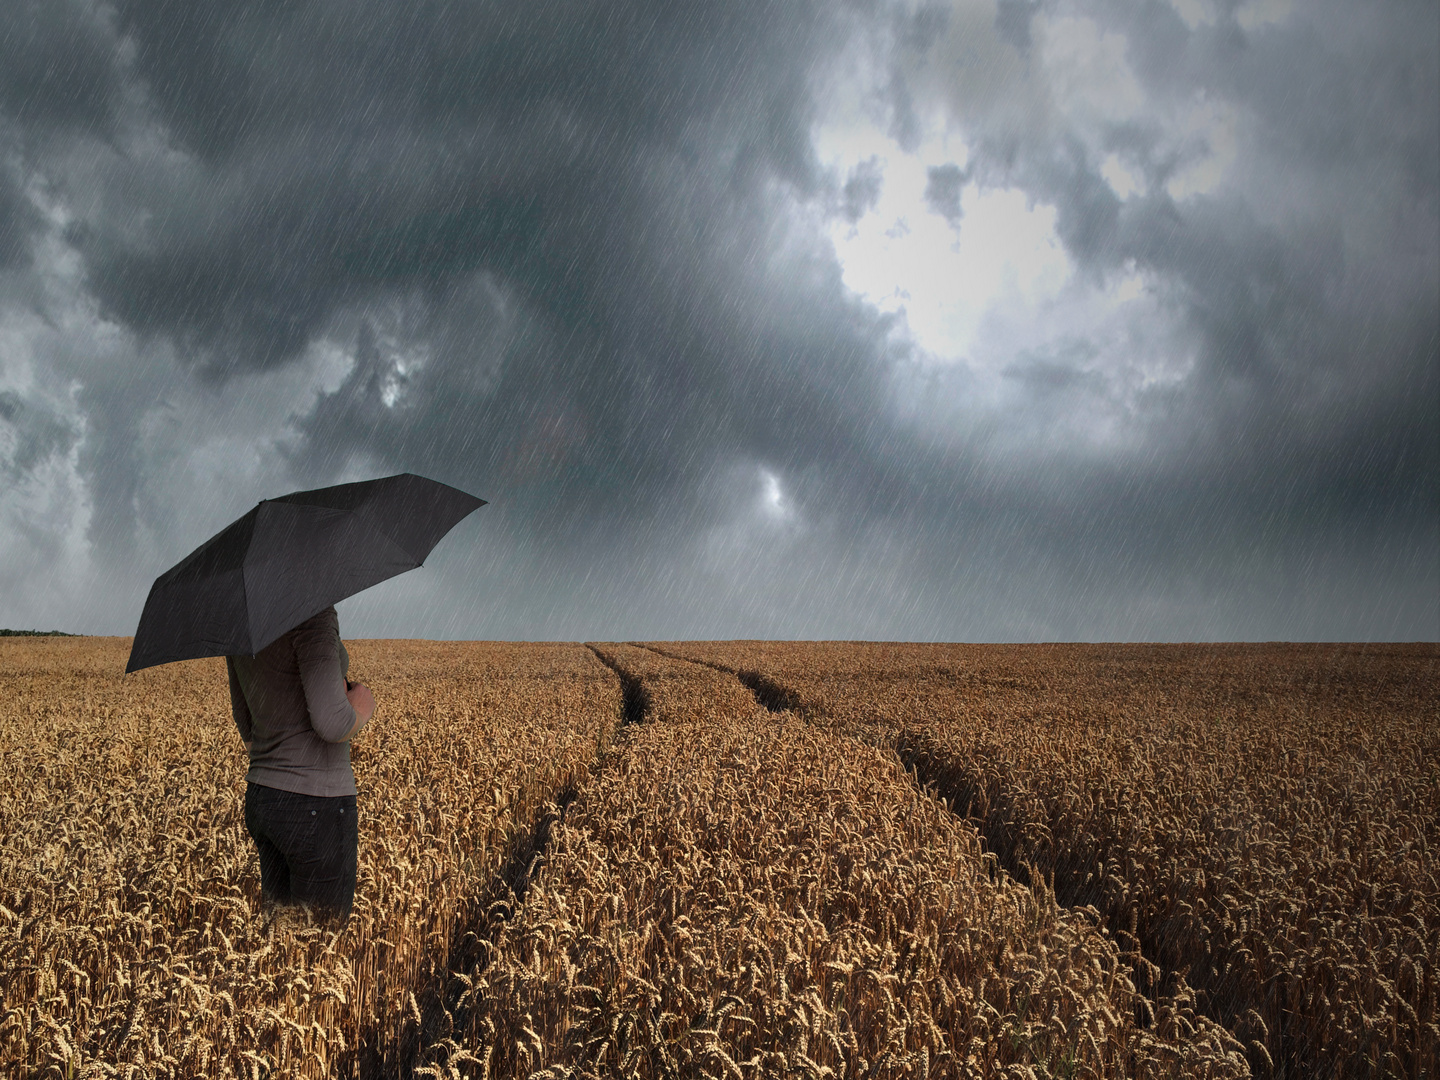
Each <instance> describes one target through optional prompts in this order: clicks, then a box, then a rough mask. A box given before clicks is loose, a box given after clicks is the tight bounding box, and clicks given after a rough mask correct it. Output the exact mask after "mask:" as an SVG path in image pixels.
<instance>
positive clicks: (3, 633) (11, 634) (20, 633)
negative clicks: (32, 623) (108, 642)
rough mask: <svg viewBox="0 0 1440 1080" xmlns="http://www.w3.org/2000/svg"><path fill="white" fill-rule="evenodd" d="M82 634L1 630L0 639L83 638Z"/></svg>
mask: <svg viewBox="0 0 1440 1080" xmlns="http://www.w3.org/2000/svg"><path fill="white" fill-rule="evenodd" d="M81 636H83V635H81V634H67V633H65V631H64V630H0V637H81Z"/></svg>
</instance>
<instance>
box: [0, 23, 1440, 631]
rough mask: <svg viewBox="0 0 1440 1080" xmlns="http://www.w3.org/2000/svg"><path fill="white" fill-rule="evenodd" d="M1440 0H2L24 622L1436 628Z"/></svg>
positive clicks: (106, 627)
mask: <svg viewBox="0 0 1440 1080" xmlns="http://www.w3.org/2000/svg"><path fill="white" fill-rule="evenodd" d="M1437 73H1440V6H1437V5H1436V4H1435V3H1434V2H1433V0H1415V2H1408V0H1382V2H1375V3H1365V4H1355V3H1350V2H1339V0H1336V2H1327V0H1313V2H1312V0H1244V2H1237V0H1088V2H1086V0H1075V2H1063V0H1036V2H1032V0H953V2H949V3H924V4H917V3H913V2H909V0H906V2H899V3H886V2H880V0H849V2H845V0H835V2H830V3H811V2H809V0H726V2H724V3H714V2H711V0H706V2H690V0H658V2H646V3H639V2H624V0H603V2H583V0H529V2H526V3H515V2H490V3H486V2H482V0H416V2H414V3H404V4H400V3H394V2H393V0H343V2H341V0H313V2H312V0H256V2H251V3H246V4H237V3H225V2H221V0H214V2H208V3H195V2H193V0H114V2H98V0H0V625H4V626H11V627H23V628H29V627H40V628H52V627H54V628H61V629H66V630H72V631H80V632H87V633H107V634H128V633H131V632H133V630H134V626H135V623H136V621H137V620H138V617H139V612H140V608H141V605H142V603H143V601H144V598H145V595H146V592H147V591H148V589H149V586H150V583H151V581H152V580H153V578H154V577H155V576H156V575H157V574H159V573H160V572H162V571H163V570H165V569H166V568H168V567H169V566H171V565H173V564H174V563H175V562H177V561H178V560H179V559H180V558H181V557H182V556H184V555H185V554H186V553H187V552H188V551H190V550H191V549H192V548H193V547H194V546H195V545H196V544H198V543H199V542H200V541H202V540H204V539H205V538H206V537H208V536H210V535H211V534H213V533H214V532H216V531H218V530H219V529H220V528H221V527H222V526H224V525H225V524H227V523H228V522H229V521H230V520H232V519H233V518H235V517H236V516H238V515H240V514H242V513H244V512H245V511H246V510H247V509H249V508H250V507H251V506H253V505H254V504H255V502H256V500H258V499H261V498H266V497H270V496H275V495H279V494H283V493H285V492H288V491H291V490H295V489H298V488H307V487H317V486H321V485H325V484H330V483H338V482H342V481H348V480H356V479H363V478H368V477H372V476H384V475H389V474H392V473H397V472H416V473H420V474H423V475H426V476H430V477H433V478H435V479H437V480H442V481H444V482H446V483H450V484H454V485H456V486H458V487H461V488H464V489H466V490H468V491H471V492H473V493H474V494H476V495H479V496H480V497H482V498H484V499H487V500H489V502H490V505H488V506H486V507H484V508H483V509H482V510H480V511H479V512H477V513H476V514H475V515H473V516H472V517H471V518H469V519H467V520H466V521H465V522H463V523H461V525H459V526H458V527H457V528H456V529H455V530H454V531H453V532H452V533H451V534H450V536H448V537H447V538H446V539H445V540H444V541H442V543H441V544H440V546H439V547H438V548H437V549H436V551H435V552H434V554H433V555H432V556H431V558H430V560H429V562H428V563H427V565H426V567H425V568H424V569H421V570H417V571H415V572H413V573H410V574H406V575H403V576H401V577H399V578H396V579H394V580H392V581H390V582H387V583H386V584H384V585H381V586H379V587H377V588H375V589H373V590H371V591H369V592H367V593H365V594H362V595H361V596H358V597H355V598H353V599H351V600H348V601H346V602H345V603H343V604H342V605H341V626H342V632H343V633H344V634H345V635H346V636H356V637H368V636H397V637H460V638H519V639H541V638H563V639H611V640H614V639H635V638H642V639H645V638H649V639H660V638H696V637H699V638H734V637H781V638H788V637H823V638H901V639H916V640H924V639H947V640H1057V639H1060V640H1146V639H1152V640H1215V639H1320V640H1340V639H1371V640H1377V639H1414V638H1424V639H1432V640H1433V639H1436V638H1440V485H1437V476H1440V375H1437V369H1440V148H1437V146H1440V123H1437V115H1440V74H1437Z"/></svg>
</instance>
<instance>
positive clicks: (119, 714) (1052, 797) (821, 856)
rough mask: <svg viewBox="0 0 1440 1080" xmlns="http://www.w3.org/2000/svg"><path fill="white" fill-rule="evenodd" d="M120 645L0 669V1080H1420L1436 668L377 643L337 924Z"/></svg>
mask: <svg viewBox="0 0 1440 1080" xmlns="http://www.w3.org/2000/svg"><path fill="white" fill-rule="evenodd" d="M127 646H128V642H126V641H123V640H119V639H111V640H105V639H76V640H65V639H59V640H49V639H45V640H24V641H19V640H17V641H14V642H11V641H8V640H7V641H6V642H3V643H0V992H3V1002H0V1075H5V1076H12V1075H13V1076H49V1077H66V1076H81V1075H93V1076H110V1075H114V1076H137V1077H140V1076H170V1077H209V1076H227V1075H236V1076H251V1077H261V1076H270V1077H280V1076H284V1077H297V1078H298V1077H306V1078H310V1077H326V1076H356V1077H371V1076H377V1077H378V1076H400V1075H422V1076H436V1077H453V1076H464V1077H471V1076H474V1077H480V1076H490V1077H529V1076H548V1077H560V1076H594V1077H600V1076H607V1077H608V1076H634V1077H642V1078H650V1077H656V1078H658V1077H669V1076H675V1077H680V1076H694V1077H704V1076H712V1077H722V1076H728V1077H755V1078H761V1077H771V1076H812V1077H822V1076H834V1077H901V1076H904V1077H947V1076H956V1077H960V1076H965V1077H970V1076H974V1077H992V1076H993V1077H1001V1076H1006V1077H1011V1076H1014V1077H1019V1076H1033V1077H1112V1076H1154V1077H1168V1076H1195V1077H1200V1076H1208V1077H1238V1076H1245V1075H1249V1074H1251V1073H1255V1074H1261V1075H1264V1074H1268V1073H1270V1072H1272V1071H1273V1069H1274V1067H1277V1066H1279V1067H1283V1068H1285V1070H1286V1074H1287V1075H1299V1074H1306V1075H1310V1074H1315V1075H1318V1074H1322V1073H1324V1072H1325V1071H1326V1066H1327V1065H1329V1064H1333V1065H1334V1066H1335V1069H1334V1073H1333V1074H1334V1075H1357V1076H1358V1075H1371V1074H1373V1075H1383V1074H1384V1073H1385V1072H1387V1071H1388V1072H1389V1073H1391V1074H1392V1075H1404V1076H1421V1075H1425V1074H1426V1073H1427V1072H1433V1068H1434V1049H1435V1034H1436V1029H1435V1022H1436V1020H1435V992H1434V984H1435V955H1436V944H1435V934H1436V927H1437V924H1440V920H1437V917H1436V904H1437V889H1436V884H1435V865H1436V864H1435V855H1434V852H1435V851H1436V847H1435V845H1436V842H1437V836H1436V829H1437V826H1436V818H1437V815H1436V811H1437V809H1440V806H1437V797H1440V778H1437V773H1436V764H1435V762H1436V761H1437V757H1440V755H1437V753H1436V750H1437V747H1436V745H1435V742H1436V737H1437V733H1436V723H1435V720H1434V719H1433V718H1434V716H1435V714H1436V702H1435V691H1434V689H1433V684H1434V681H1435V680H1434V678H1433V672H1434V666H1435V661H1436V650H1434V649H1433V648H1429V649H1427V648H1424V647H1412V648H1408V649H1389V650H1374V649H1372V650H1370V651H1369V652H1368V653H1361V652H1359V651H1353V650H1352V651H1345V650H1333V649H1332V650H1329V651H1325V650H1320V649H1284V648H1276V647H1264V648H1259V647H1257V648H1249V649H1246V648H1225V649H1213V648H1212V649H1201V648H1199V647H1192V648H1188V649H1187V648H1152V649H1142V648H1134V647H1096V648H1089V649H1086V648H1047V647H1028V648H1022V647H1005V648H998V647H996V648H985V647H960V646H877V645H809V644H785V645H762V644H754V643H727V644H721V645H696V644H688V645H657V646H654V647H653V648H642V647H635V646H626V645H596V646H595V647H594V648H593V649H588V648H585V647H583V646H578V645H560V644H557V645H508V644H475V643H470V644H445V643H419V642H355V643H352V644H351V646H350V651H351V655H352V658H353V667H352V673H353V674H354V675H355V676H356V677H358V678H361V679H363V680H364V681H366V682H367V683H368V684H370V685H371V686H373V687H374V688H375V691H376V696H377V698H378V699H379V701H380V705H381V712H380V713H379V714H377V718H376V721H375V722H374V723H373V724H372V725H371V726H370V727H369V728H367V729H366V731H365V732H364V733H363V734H362V735H361V736H360V737H359V739H358V740H357V742H356V746H355V748H354V759H355V770H356V779H357V784H358V786H359V788H360V804H361V811H362V829H361V840H360V859H361V864H360V876H359V883H358V888H357V895H356V908H355V912H354V914H353V915H352V917H351V919H350V921H349V923H348V925H347V926H346V927H345V928H344V929H343V930H341V931H338V932H337V931H334V930H332V929H329V928H327V927H325V926H324V925H320V924H313V923H312V922H311V921H310V920H309V918H308V917H307V916H306V915H305V914H304V913H303V912H302V913H293V912H287V913H280V914H278V915H277V914H274V913H266V912H263V911H262V910H261V909H260V905H259V883H258V872H257V871H258V868H257V865H256V859H255V855H254V851H253V846H252V844H251V841H250V839H249V837H248V835H247V834H246V832H245V828H244V824H243V812H242V811H243V798H244V763H243V760H242V752H241V749H240V747H239V743H238V738H237V736H236V734H235V732H234V728H233V725H232V724H231V723H230V720H229V715H228V713H229V703H228V696H227V693H226V680H225V678H224V673H223V667H222V666H221V664H220V662H219V661H203V662H196V663H187V664H183V665H171V666H167V667H164V668H159V669H154V670H149V671H145V672H142V673H140V674H138V675H136V676H131V677H128V678H122V677H120V676H118V675H116V674H115V672H117V671H118V670H119V669H120V668H121V667H122V666H123V658H124V655H125V649H126V647H127ZM662 653H669V654H671V655H669V656H667V655H662ZM682 654H683V655H684V656H688V657H690V658H691V660H699V661H702V662H698V663H697V662H691V660H687V659H683V658H679V657H680V656H681V655H682ZM737 674H738V677H737ZM625 721H629V722H628V723H627V722H625ZM907 766H909V767H910V770H911V771H909V772H907V768H906V767H907ZM1084 905H1093V906H1092V907H1086V906H1084Z"/></svg>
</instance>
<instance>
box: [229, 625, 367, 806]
mask: <svg viewBox="0 0 1440 1080" xmlns="http://www.w3.org/2000/svg"><path fill="white" fill-rule="evenodd" d="M225 661H226V664H225V666H226V668H227V669H228V670H229V673H230V708H231V710H232V712H233V713H234V714H235V726H236V727H237V728H239V729H240V738H241V739H242V740H244V741H245V742H247V743H249V744H250V771H249V772H248V773H246V775H245V779H246V780H248V781H249V782H251V783H252V784H259V785H261V786H262V787H269V788H279V789H280V790H281V791H295V792H299V793H301V794H303V795H320V796H325V797H330V796H335V795H354V794H355V773H354V772H353V771H352V770H351V768H350V743H349V742H348V741H347V740H346V736H347V735H348V734H349V732H350V729H351V728H353V727H354V726H355V709H354V707H353V706H352V705H351V704H350V701H349V699H348V698H346V696H345V676H346V675H347V674H348V673H349V670H350V657H349V654H347V653H346V652H345V646H344V645H343V644H341V642H340V617H339V615H337V614H336V612H335V609H334V608H333V607H328V608H326V609H325V610H324V611H322V612H320V614H318V615H314V616H312V617H311V618H309V619H306V620H305V621H304V622H303V623H301V624H300V625H299V626H297V627H295V628H294V629H293V630H289V631H287V632H285V633H284V634H282V635H281V636H280V637H279V638H278V639H276V640H275V641H273V642H271V643H270V644H269V645H267V646H265V648H263V649H261V650H260V651H259V652H258V653H256V654H255V655H254V656H227V657H226V658H225Z"/></svg>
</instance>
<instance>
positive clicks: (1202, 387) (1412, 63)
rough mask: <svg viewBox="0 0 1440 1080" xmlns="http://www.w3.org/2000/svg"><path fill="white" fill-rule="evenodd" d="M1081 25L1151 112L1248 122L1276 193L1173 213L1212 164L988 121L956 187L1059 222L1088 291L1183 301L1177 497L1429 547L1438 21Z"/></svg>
mask: <svg viewBox="0 0 1440 1080" xmlns="http://www.w3.org/2000/svg"><path fill="white" fill-rule="evenodd" d="M1382 9H1383V17H1380V16H1379V15H1378V12H1380V11H1381V10H1382ZM1092 10H1093V11H1094V12H1095V13H1096V14H1097V16H1098V17H1099V18H1100V19H1101V22H1102V25H1107V26H1108V27H1110V28H1113V29H1117V30H1120V31H1122V32H1123V33H1124V34H1125V40H1126V42H1127V53H1126V55H1127V58H1128V60H1129V61H1130V62H1131V64H1132V65H1133V66H1134V69H1135V71H1136V73H1137V75H1138V76H1139V77H1140V79H1141V82H1142V86H1143V87H1144V89H1145V90H1146V91H1147V93H1148V94H1149V95H1150V100H1152V101H1159V102H1165V101H1185V100H1187V99H1194V96H1195V95H1196V94H1197V93H1199V94H1205V95H1210V96H1211V97H1212V98H1213V100H1215V101H1221V102H1226V103H1231V104H1234V105H1236V106H1238V107H1240V108H1241V109H1242V110H1243V116H1244V117H1245V118H1246V122H1247V123H1251V124H1253V125H1254V129H1253V131H1252V132H1246V133H1243V134H1249V135H1250V136H1251V137H1252V138H1253V140H1254V142H1253V148H1252V160H1250V161H1247V162H1245V164H1246V165H1247V166H1249V167H1250V168H1251V169H1252V170H1253V171H1254V172H1255V173H1259V174H1261V175H1262V176H1263V177H1264V182H1265V184H1266V185H1268V186H1262V185H1259V184H1255V185H1252V186H1251V187H1250V188H1249V190H1246V188H1245V187H1244V186H1241V187H1239V188H1231V189H1229V190H1226V191H1223V192H1221V193H1217V194H1215V195H1202V196H1199V197H1195V198H1191V199H1189V200H1186V201H1184V202H1178V201H1177V200H1175V199H1174V198H1172V197H1171V196H1170V195H1169V194H1167V192H1166V189H1165V185H1166V183H1167V182H1168V181H1170V180H1171V179H1172V178H1173V177H1174V176H1175V175H1176V172H1177V170H1178V169H1179V168H1180V167H1181V166H1183V165H1184V164H1185V157H1186V154H1187V153H1188V154H1189V155H1191V156H1193V155H1196V154H1198V155H1200V156H1204V155H1205V154H1207V153H1209V152H1211V151H1212V150H1213V149H1214V148H1213V147H1210V146H1208V145H1205V144H1204V143H1203V142H1202V143H1201V144H1199V145H1196V146H1192V147H1190V148H1189V149H1188V150H1185V149H1183V148H1182V150H1180V151H1177V150H1176V149H1175V148H1174V146H1173V141H1172V140H1168V139H1167V137H1166V136H1167V135H1168V133H1167V132H1166V131H1164V130H1163V129H1162V128H1161V127H1160V126H1159V125H1158V123H1155V122H1152V123H1143V122H1141V123H1137V122H1135V121H1133V120H1125V121H1120V122H1116V123H1113V124H1110V125H1108V126H1106V127H1104V128H1102V130H1101V131H1100V132H1099V133H1098V135H1096V134H1094V133H1081V132H1077V131H1060V132H1058V133H1057V132H1055V131H1053V130H1049V129H1046V128H1043V127H1038V126H1037V127H1035V128H1033V129H1027V128H1026V127H1024V126H1023V125H1021V126H1016V125H1014V124H1012V123H1009V122H999V123H996V122H991V121H988V120H987V119H986V118H985V117H984V116H983V115H982V116H980V117H977V118H974V130H975V132H976V135H977V136H978V137H977V140H976V144H975V151H976V152H975V154H974V156H973V158H972V163H971V165H970V169H971V170H972V171H973V172H974V174H975V175H976V176H977V177H978V178H980V180H981V182H982V183H989V184H993V185H1001V186H1005V185H1017V186H1020V187H1022V188H1023V189H1024V190H1026V191H1027V192H1028V193H1030V194H1031V195H1032V196H1033V197H1035V198H1036V199H1038V200H1040V201H1042V202H1045V203H1049V204H1051V205H1054V206H1055V207H1056V210H1057V224H1056V229H1057V233H1058V234H1059V236H1060V238H1061V239H1062V240H1063V242H1064V244H1065V247H1066V250H1067V252H1068V253H1069V254H1070V256H1071V257H1072V259H1074V260H1075V262H1076V263H1077V264H1078V266H1079V267H1080V269H1081V271H1082V272H1084V273H1091V274H1095V275H1097V276H1103V275H1105V274H1108V273H1114V272H1116V271H1118V270H1120V269H1121V268H1122V267H1125V266H1127V265H1129V266H1138V267H1140V268H1142V269H1149V270H1152V271H1155V272H1157V273H1158V274H1159V275H1161V278H1162V280H1166V281H1169V282H1171V283H1174V284H1175V285H1178V286H1179V289H1180V303H1181V304H1182V307H1183V311H1184V313H1185V317H1186V320H1187V322H1188V324H1189V325H1190V326H1191V327H1192V328H1193V329H1194V330H1195V331H1196V333H1197V334H1198V337H1199V340H1200V342H1201V343H1202V345H1201V350H1200V353H1199V357H1198V359H1199V367H1198V369H1197V370H1196V371H1195V373H1194V374H1193V375H1192V376H1191V378H1190V379H1189V380H1188V385H1187V387H1186V391H1185V394H1184V396H1183V398H1182V399H1181V401H1180V402H1179V407H1177V408H1176V409H1174V410H1173V411H1172V412H1170V413H1168V414H1167V415H1166V419H1165V423H1166V426H1167V428H1168V429H1169V434H1168V435H1166V436H1165V437H1164V438H1162V439H1160V440H1157V448H1162V447H1163V445H1164V444H1165V443H1166V442H1169V443H1170V444H1171V449H1172V451H1173V452H1174V453H1173V455H1172V456H1173V463H1172V466H1171V468H1172V472H1171V473H1170V475H1169V482H1171V483H1174V484H1176V485H1183V484H1187V483H1194V482H1196V480H1197V478H1201V477H1203V478H1204V480H1203V482H1204V483H1206V484H1212V483H1219V482H1220V478H1221V477H1225V478H1226V480H1225V482H1224V483H1222V484H1221V489H1222V490H1226V491H1228V492H1229V496H1228V498H1227V499H1225V500H1222V503H1223V505H1224V509H1225V512H1226V513H1227V514H1228V513H1236V512H1238V510H1237V507H1238V506H1240V505H1244V504H1261V505H1272V504H1273V505H1275V506H1277V507H1279V506H1286V507H1288V508H1289V510H1287V511H1286V512H1291V511H1293V510H1294V506H1295V505H1303V506H1305V507H1308V511H1307V513H1308V516H1310V517H1311V518H1312V519H1313V521H1314V522H1315V523H1316V524H1319V523H1320V522H1321V521H1322V520H1324V519H1327V518H1328V519H1329V520H1330V521H1331V522H1332V524H1334V523H1336V517H1335V515H1336V514H1340V515H1341V516H1342V518H1343V520H1344V522H1345V524H1344V525H1343V526H1341V527H1343V528H1350V527H1353V526H1354V524H1355V521H1356V520H1357V518H1358V517H1361V516H1364V515H1369V514H1373V513H1374V512H1376V511H1377V509H1379V508H1381V507H1384V508H1388V509H1390V510H1392V511H1399V512H1402V513H1403V516H1405V517H1406V518H1408V519H1409V520H1410V521H1411V522H1412V524H1414V525H1415V526H1416V527H1420V528H1424V529H1426V530H1430V531H1433V527H1434V515H1435V500H1436V482H1435V479H1434V478H1435V476H1436V475H1437V468H1440V419H1437V416H1436V414H1435V411H1434V402H1435V400H1436V395H1437V392H1440V386H1437V381H1436V367H1437V361H1440V304H1437V302H1436V295H1437V288H1440V267H1437V198H1440V158H1437V153H1440V150H1437V147H1440V138H1437V133H1436V129H1435V125H1434V123H1433V120H1434V112H1433V106H1434V103H1435V101H1436V100H1440V82H1437V67H1440V61H1437V55H1436V50H1435V48H1434V40H1435V31H1436V30H1437V26H1436V23H1437V16H1436V11H1435V9H1434V7H1433V6H1428V5H1420V4H1405V3H1395V4H1388V5H1383V6H1382V8H1372V9H1368V10H1367V11H1366V12H1365V13H1363V14H1360V13H1357V12H1354V11H1353V10H1352V9H1350V8H1348V7H1344V6H1341V7H1338V8H1336V9H1335V10H1333V11H1330V12H1328V13H1326V12H1317V13H1314V14H1313V15H1312V18H1313V20H1314V21H1310V22H1305V21H1301V22H1300V25H1298V26H1295V27H1287V28H1285V29H1283V30H1282V29H1280V28H1274V27H1261V28H1259V29H1256V30H1254V31H1246V30H1244V29H1242V27H1241V26H1240V25H1239V24H1238V22H1237V21H1236V17H1235V9H1234V6H1233V5H1223V4H1222V5H1218V7H1217V15H1218V18H1217V22H1216V24H1215V25H1213V26H1206V25H1204V24H1202V25H1200V26H1198V27H1197V28H1195V29H1194V30H1190V29H1188V28H1187V27H1186V26H1185V24H1184V23H1183V22H1182V21H1181V20H1180V18H1179V16H1178V15H1177V14H1176V13H1175V11H1174V10H1173V9H1172V8H1170V7H1169V6H1168V5H1165V4H1160V3H1154V2H1152V3H1148V4H1140V5H1132V4H1097V5H1093V6H1092ZM1013 16H1014V10H1013V9H1012V8H1009V7H1005V6H1002V7H1001V9H1000V14H999V20H1000V24H1001V25H1000V26H999V28H1000V29H1001V31H1002V32H1003V33H1002V36H1005V35H1010V36H1011V37H1013V27H1012V26H1011V24H1010V22H1009V21H1007V20H1012V18H1013ZM1330 16H1333V17H1334V19H1333V20H1330V18H1329V17H1330ZM1026 17H1027V18H1028V17H1029V16H1028V15H1027V16H1026ZM1107 152H1118V153H1121V154H1123V155H1125V156H1126V157H1127V158H1128V159H1129V160H1130V161H1132V162H1134V163H1137V164H1138V166H1139V167H1140V168H1141V170H1142V171H1143V172H1144V174H1145V179H1146V181H1147V182H1148V189H1149V190H1148V193H1146V194H1143V195H1141V196H1139V197H1135V198H1131V199H1128V200H1124V201H1122V200H1121V199H1120V198H1119V197H1117V195H1116V193H1115V192H1114V191H1113V190H1112V189H1111V187H1110V185H1109V184H1108V183H1107V182H1106V181H1105V179H1104V178H1103V177H1102V176H1101V171H1100V167H1101V159H1102V157H1103V156H1104V155H1105V154H1106V153H1107ZM1257 207H1258V208H1259V209H1258V210H1257ZM1262 212H1263V214H1264V216H1263V217H1262V216H1261V213H1262ZM1366 491H1369V492H1371V493H1372V494H1373V493H1375V492H1383V493H1384V494H1383V495H1380V496H1378V497H1369V496H1367V495H1366V494H1364V493H1365V492H1366ZM1402 507H1403V511H1401V508H1402Z"/></svg>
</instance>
